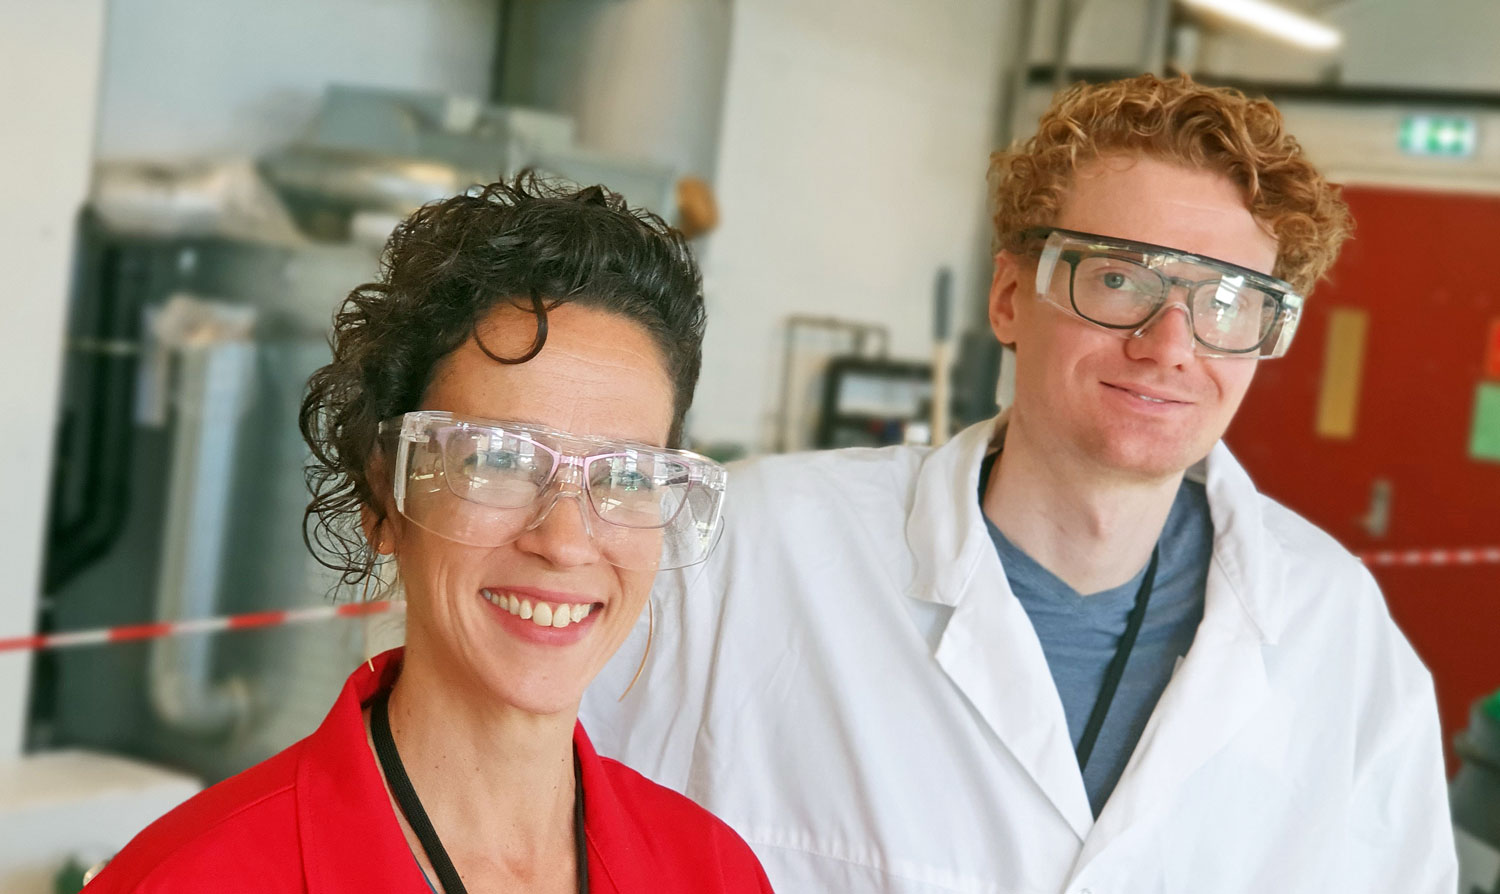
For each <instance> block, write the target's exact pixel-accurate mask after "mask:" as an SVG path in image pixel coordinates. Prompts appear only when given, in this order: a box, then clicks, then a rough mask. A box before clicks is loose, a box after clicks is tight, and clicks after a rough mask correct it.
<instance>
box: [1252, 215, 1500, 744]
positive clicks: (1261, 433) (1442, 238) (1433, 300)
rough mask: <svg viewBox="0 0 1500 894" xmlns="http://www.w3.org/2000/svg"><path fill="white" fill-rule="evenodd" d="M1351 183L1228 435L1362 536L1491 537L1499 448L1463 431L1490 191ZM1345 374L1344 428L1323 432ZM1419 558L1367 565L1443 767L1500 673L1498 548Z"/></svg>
mask: <svg viewBox="0 0 1500 894" xmlns="http://www.w3.org/2000/svg"><path fill="white" fill-rule="evenodd" d="M1345 198H1346V199H1347V200H1348V202H1349V205H1350V207H1351V208H1352V209H1353V211H1354V218H1355V222H1356V230H1355V235H1354V238H1353V239H1352V240H1351V241H1350V242H1348V243H1347V244H1346V247H1345V249H1344V252H1343V256H1342V257H1341V258H1340V260H1339V262H1338V265H1337V266H1336V267H1335V268H1334V271H1333V275H1332V278H1331V280H1330V281H1327V282H1324V283H1323V284H1322V285H1320V286H1319V287H1318V288H1317V289H1316V290H1315V292H1314V294H1313V296H1312V298H1311V299H1310V300H1309V302H1308V307H1307V310H1306V313H1305V314H1304V316H1303V320H1302V325H1301V328H1300V329H1299V330H1298V333H1297V337H1296V343H1295V344H1294V346H1293V347H1292V350H1291V352H1290V353H1289V354H1288V355H1287V356H1286V357H1284V358H1282V359H1280V360H1272V361H1267V362H1261V365H1260V368H1259V370H1258V371H1257V372H1256V380H1255V383H1254V384H1253V385H1252V386H1251V389H1250V393H1249V395H1248V396H1247V397H1246V399H1245V403H1244V406H1243V408H1242V409H1241V410H1240V413H1239V415H1238V417H1237V418H1236V419H1235V422H1234V425H1233V426H1232V427H1231V428H1230V430H1229V434H1228V435H1227V441H1228V443H1229V445H1230V447H1231V449H1232V450H1233V451H1234V452H1235V454H1236V455H1237V456H1238V457H1239V458H1240V460H1241V461H1243V462H1244V464H1245V466H1246V467H1247V468H1248V469H1249V471H1250V475H1251V477H1252V478H1253V479H1254V480H1255V482H1256V483H1257V484H1258V485H1259V487H1260V488H1261V490H1263V491H1264V492H1266V493H1267V494H1269V495H1270V496H1272V497H1274V498H1275V499H1277V500H1278V501H1280V502H1282V503H1284V504H1286V505H1287V506H1289V507H1291V508H1292V509H1294V510H1295V511H1297V512H1299V513H1301V514H1302V515H1304V516H1306V517H1307V518H1309V519H1311V520H1312V521H1313V522H1314V523H1315V524H1317V525H1319V526H1320V527H1322V528H1323V529H1324V530H1326V531H1328V532H1329V533H1330V534H1332V535H1333V536H1334V537H1336V538H1337V539H1338V540H1339V541H1340V542H1341V543H1343V544H1344V545H1345V546H1346V547H1348V548H1349V549H1350V550H1352V551H1354V552H1356V553H1360V554H1365V553H1370V552H1374V551H1383V550H1412V549H1418V550H1450V549H1455V548H1466V547H1500V459H1497V458H1487V456H1488V454H1491V453H1492V452H1493V451H1492V449H1491V448H1490V447H1487V446H1484V444H1488V443H1491V442H1489V441H1483V442H1482V443H1481V445H1480V446H1479V447H1478V449H1477V450H1475V449H1473V448H1474V447H1475V445H1474V426H1475V421H1476V420H1475V416H1476V409H1477V406H1478V403H1479V401H1480V397H1479V392H1480V389H1481V386H1483V385H1486V384H1493V385H1494V386H1495V387H1497V388H1500V371H1497V369H1496V367H1495V365H1494V364H1496V363H1500V358H1497V357H1496V356H1495V355H1496V354H1500V346H1497V345H1496V344H1495V342H1496V341H1497V340H1500V335H1497V334H1496V327H1497V326H1500V197H1489V196H1474V195H1460V194H1442V193H1432V192H1419V191H1412V190H1397V189H1388V188H1373V187H1358V188H1349V189H1348V190H1346V192H1345ZM1351 311H1352V312H1354V313H1350V312H1351ZM1359 312H1363V315H1364V321H1363V323H1362V324H1358V325H1354V326H1348V325H1343V324H1347V323H1349V322H1350V319H1349V318H1351V317H1358V316H1359V315H1360V313H1359ZM1335 315H1337V316H1338V317H1339V318H1341V319H1339V322H1338V323H1335V322H1334V320H1335ZM1356 322H1358V321H1356ZM1361 328H1363V337H1362V338H1361V337H1359V333H1358V332H1354V333H1352V335H1351V332H1350V330H1351V329H1352V330H1358V329H1361ZM1335 330H1338V333H1339V334H1337V335H1336V334H1335ZM1331 339H1332V341H1331ZM1336 342H1338V343H1341V344H1338V345H1336V344H1335V343H1336ZM1359 342H1363V359H1362V362H1356V363H1352V364H1351V362H1350V360H1351V356H1354V355H1357V354H1358V353H1359V346H1358V343H1359ZM1351 351H1352V352H1353V353H1352V354H1351ZM1351 368H1353V369H1354V370H1356V373H1357V374H1356V375H1354V376H1353V377H1352V379H1351V377H1350V375H1349V372H1350V370H1351ZM1325 377H1326V378H1328V379H1329V381H1328V382H1325ZM1340 382H1342V384H1343V388H1342V393H1343V394H1345V395H1346V396H1348V397H1350V398H1351V399H1350V400H1348V401H1346V402H1345V407H1344V410H1345V412H1344V420H1345V426H1344V430H1343V431H1342V432H1336V433H1335V434H1333V435H1331V436H1330V435H1328V434H1320V433H1319V430H1320V419H1322V420H1324V421H1323V422H1322V428H1323V430H1324V431H1325V432H1326V431H1328V430H1329V424H1330V423H1329V422H1328V420H1329V419H1330V416H1329V415H1327V414H1329V413H1332V414H1333V417H1337V416H1338V407H1337V406H1336V405H1337V404H1339V403H1340V401H1339V399H1338V394H1339V393H1340V391H1341V389H1340V387H1339V385H1340ZM1494 396H1495V393H1493V392H1492V393H1490V394H1489V396H1488V397H1487V398H1485V399H1487V400H1491V401H1492V400H1493V399H1494ZM1330 401H1331V402H1332V403H1330ZM1350 410H1352V414H1353V415H1352V418H1351V417H1350V416H1349V413H1348V411H1350ZM1320 414H1321V415H1320ZM1492 416H1493V413H1491V415H1490V416H1487V417H1486V418H1492ZM1350 422H1352V425H1350V424H1349V423H1350ZM1333 424H1334V425H1335V428H1337V423H1336V422H1335V423H1333ZM1476 453H1477V455H1476ZM1382 516H1383V518H1382ZM1425 558H1426V561H1425V563H1424V564H1420V565H1411V566H1379V565H1373V564H1372V570H1373V572H1374V574H1375V577H1376V579H1378V580H1379V581H1380V585H1381V587H1382V589H1384V591H1385V596H1386V601H1387V602H1388V603H1389V605H1390V609H1391V614H1392V615H1393V616H1394V617H1395V619H1396V622H1397V623H1398V624H1399V625H1400V626H1401V628H1402V630H1404V631H1405V633H1406V635H1407V637H1408V638H1409V639H1410V640H1411V642H1412V645H1413V646H1414V647H1415V648H1416V650H1417V652H1418V654H1420V655H1421V657H1422V659H1423V661H1425V662H1426V663H1427V666H1428V668H1429V669H1431V671H1432V674H1433V677H1434V678H1435V680H1436V683H1437V690H1438V702H1439V709H1440V711H1441V715H1442V721H1443V729H1444V735H1445V738H1446V739H1447V740H1448V744H1449V751H1448V754H1449V770H1450V772H1451V771H1452V770H1453V769H1454V768H1455V767H1456V764H1455V763H1454V758H1453V756H1452V749H1451V740H1452V737H1453V735H1454V734H1455V733H1457V732H1459V731H1460V730H1462V729H1463V728H1464V727H1465V726H1466V725H1467V723H1468V711H1469V706H1470V705H1471V703H1472V702H1473V701H1474V700H1475V699H1477V698H1479V697H1480V696H1482V695H1485V694H1487V693H1489V692H1493V691H1495V690H1496V689H1500V563H1496V562H1494V561H1480V562H1479V563H1477V564H1469V565H1462V564H1456V563H1451V562H1450V563H1449V564H1446V565H1444V564H1434V563H1433V562H1432V561H1431V560H1434V559H1441V558H1442V557H1441V556H1439V555H1432V556H1428V557H1425ZM1450 558H1452V557H1450ZM1470 558H1471V560H1472V557H1470Z"/></svg>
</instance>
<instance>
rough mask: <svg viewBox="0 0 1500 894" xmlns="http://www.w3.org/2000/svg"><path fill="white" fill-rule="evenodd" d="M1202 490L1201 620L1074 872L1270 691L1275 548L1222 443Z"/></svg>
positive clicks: (1169, 795) (1239, 726) (1155, 806)
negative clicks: (1207, 559)
mask: <svg viewBox="0 0 1500 894" xmlns="http://www.w3.org/2000/svg"><path fill="white" fill-rule="evenodd" d="M1205 484H1206V487H1207V489H1208V496H1209V508H1210V512H1211V513H1212V516H1213V521H1214V552H1213V560H1212V563H1211V564H1210V566H1209V574H1208V585H1207V590H1206V593H1205V603H1204V616H1203V621H1202V623H1201V624H1200V625H1199V627H1198V630H1197V633H1196V634H1195V636H1194V639H1193V645H1192V647H1191V648H1190V649H1189V650H1188V654H1187V656H1186V658H1184V659H1183V662H1182V664H1181V666H1180V667H1178V669H1177V672H1176V673H1175V674H1174V675H1173V677H1172V681H1171V682H1170V683H1169V684H1168V686H1167V689H1166V691H1165V692H1163V693H1162V697H1161V699H1160V701H1158V702H1157V705H1156V709H1155V710H1154V711H1153V712H1152V715H1151V719H1150V721H1149V722H1148V723H1147V725H1146V729H1145V731H1144V732H1143V733H1142V734H1141V738H1140V741H1139V742H1138V743H1137V744H1136V748H1135V751H1134V753H1133V754H1132V756H1131V759H1130V762H1129V764H1127V766H1126V768H1125V773H1124V775H1123V776H1121V778H1120V781H1119V783H1118V785H1117V786H1116V787H1115V790H1114V792H1113V793H1112V794H1111V796H1110V799H1109V801H1108V803H1107V804H1106V805H1105V807H1104V811H1103V812H1102V813H1101V814H1100V816H1099V820H1098V822H1097V823H1096V824H1095V825H1094V829H1093V832H1092V833H1091V834H1090V836H1089V838H1088V840H1087V841H1086V842H1085V843H1084V849H1083V852H1082V853H1081V854H1080V855H1079V862H1078V868H1080V869H1081V868H1082V867H1083V866H1084V865H1086V864H1087V863H1088V862H1089V861H1090V860H1092V859H1093V858H1095V857H1096V856H1098V855H1099V854H1100V853H1102V852H1103V851H1104V850H1105V849H1107V848H1108V847H1109V846H1110V844H1111V843H1113V842H1114V841H1116V840H1117V839H1118V838H1120V837H1121V836H1122V835H1123V834H1124V833H1125V832H1126V831H1128V830H1131V829H1138V828H1140V827H1141V826H1143V825H1144V824H1146V823H1148V822H1149V821H1150V819H1151V818H1152V817H1153V816H1154V815H1155V814H1157V813H1158V812H1159V811H1162V810H1165V809H1167V808H1169V807H1170V805H1171V804H1172V802H1173V800H1174V799H1175V798H1176V795H1177V792H1178V790H1179V789H1180V788H1181V786H1182V785H1183V783H1184V782H1185V781H1186V780H1187V779H1188V778H1189V777H1191V776H1192V775H1193V774H1194V773H1195V772H1197V771H1198V770H1199V769H1200V768H1201V767H1203V765H1204V764H1205V763H1207V762H1208V761H1209V760H1210V759H1211V758H1213V756H1214V755H1215V754H1217V753H1218V752H1220V751H1221V750H1223V748H1224V747H1225V746H1226V745H1227V744H1228V743H1229V742H1230V740H1231V739H1233V738H1234V736H1235V735H1236V734H1237V733H1239V732H1241V731H1242V730H1243V729H1244V727H1245V725H1246V724H1247V723H1248V722H1249V721H1250V719H1251V718H1252V717H1253V716H1254V715H1256V714H1257V713H1258V712H1260V711H1261V709H1262V708H1263V706H1264V704H1265V701H1266V699H1267V697H1268V695H1269V692H1270V685H1269V682H1268V680H1267V676H1266V664H1265V658H1264V652H1265V650H1266V649H1267V648H1269V647H1271V646H1272V636H1271V635H1270V634H1268V631H1273V630H1274V629H1275V625H1274V624H1272V623H1271V622H1270V619H1269V616H1268V610H1269V608H1270V607H1271V606H1272V605H1273V604H1274V591H1275V590H1276V589H1277V588H1278V587H1279V581H1280V579H1281V573H1282V572H1281V569H1282V562H1281V559H1280V550H1279V547H1278V546H1277V545H1275V544H1274V543H1270V542H1268V541H1266V540H1265V538H1264V535H1263V531H1264V527H1263V525H1262V524H1261V520H1260V498H1259V495H1258V494H1256V492H1255V490H1254V487H1253V486H1252V485H1251V484H1250V480H1249V478H1248V476H1246V475H1245V474H1244V471H1243V470H1242V469H1241V468H1240V467H1239V465H1238V464H1237V463H1235V461H1234V460H1233V458H1232V457H1230V456H1229V453H1228V450H1227V449H1225V448H1224V447H1223V445H1222V444H1221V445H1219V446H1218V447H1217V448H1216V449H1215V451H1214V453H1213V454H1212V455H1211V456H1210V459H1209V461H1208V463H1207V480H1206V481H1205ZM1283 732H1284V731H1283ZM1266 757H1267V758H1268V759H1271V760H1274V755H1266Z"/></svg>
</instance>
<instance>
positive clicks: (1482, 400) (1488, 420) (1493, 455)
mask: <svg viewBox="0 0 1500 894" xmlns="http://www.w3.org/2000/svg"><path fill="white" fill-rule="evenodd" d="M1469 455H1470V456H1472V457H1474V458H1475V459H1487V460H1490V461H1492V462H1500V384H1495V383H1492V382H1486V383H1484V384H1482V385H1480V386H1479V392H1478V394H1477V395H1476V397H1475V399H1474V434H1473V435H1472V436H1471V437H1470V438H1469Z"/></svg>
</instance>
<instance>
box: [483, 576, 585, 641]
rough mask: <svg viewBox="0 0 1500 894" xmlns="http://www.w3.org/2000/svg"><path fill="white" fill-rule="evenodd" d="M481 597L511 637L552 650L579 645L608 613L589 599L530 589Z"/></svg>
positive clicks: (492, 591) (498, 590) (490, 591)
mask: <svg viewBox="0 0 1500 894" xmlns="http://www.w3.org/2000/svg"><path fill="white" fill-rule="evenodd" d="M479 595H480V596H481V597H482V598H483V599H484V600H485V602H487V603H489V607H490V610H491V611H492V612H493V614H494V616H495V618H496V620H497V621H499V623H500V625H501V627H502V628H503V629H504V630H505V631H506V632H507V633H509V634H511V635H512V636H516V637H519V638H521V639H524V640H526V641H528V642H533V643H540V644H542V645H549V646H567V645H572V644H573V643H576V642H578V641H579V640H580V639H582V638H583V637H584V636H586V635H587V634H588V633H589V631H591V630H592V629H593V627H594V623H595V621H596V619H597V618H598V617H599V615H600V614H602V613H603V612H604V611H605V606H604V603H602V602H590V601H587V598H586V597H582V596H575V595H572V594H568V593H556V592H550V591H539V590H534V589H530V588H526V587H516V588H511V587H486V588H484V589H482V590H480V591H479Z"/></svg>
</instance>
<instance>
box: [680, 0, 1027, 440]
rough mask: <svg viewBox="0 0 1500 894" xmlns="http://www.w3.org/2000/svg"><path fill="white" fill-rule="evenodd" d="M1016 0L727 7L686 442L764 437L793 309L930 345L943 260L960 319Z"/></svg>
mask: <svg viewBox="0 0 1500 894" xmlns="http://www.w3.org/2000/svg"><path fill="white" fill-rule="evenodd" d="M1010 6H1011V4H1010V3H1009V2H1008V0H932V2H924V3H906V2H902V0H820V2H817V3H807V2H803V0H742V2H739V3H736V4H735V8H734V24H733V30H732V31H731V36H730V51H729V52H730V56H729V74H728V78H727V86H726V92H725V97H724V119H723V123H722V128H721V131H720V153H719V170H718V177H717V185H718V193H719V202H720V209H721V212H722V216H723V223H722V224H721V226H720V229H719V230H718V232H717V233H715V234H714V236H713V237H712V245H711V251H710V252H709V254H708V263H707V266H706V270H705V276H706V294H707V298H708V314H709V324H708V338H707V341H706V343H705V346H704V356H705V360H704V370H703V378H702V380H701V384H700V386H699V390H698V395H697V399H696V400H695V402H694V409H693V414H692V417H691V419H690V425H691V431H692V434H693V436H694V437H695V438H696V439H699V440H700V441H721V440H728V441H737V442H741V443H745V444H747V445H749V446H750V447H752V448H763V447H765V446H767V445H768V443H769V441H770V439H771V437H772V436H773V435H774V426H773V425H772V422H771V420H772V418H773V415H774V412H775V407H776V403H777V400H778V397H779V393H780V392H779V389H780V348H781V341H780V333H781V331H782V330H781V324H782V322H783V321H784V320H785V318H786V317H787V316H788V315H790V314H794V313H816V314H820V315H837V316H841V317H848V318H851V319H857V320H869V321H875V322H879V323H883V324H886V325H888V326H890V327H891V330H892V333H893V348H894V353H896V354H897V355H903V356H911V357H925V356H927V353H928V351H929V344H930V338H931V326H932V323H931V320H932V310H931V305H930V299H931V294H932V285H933V279H934V276H935V274H936V270H937V268H938V267H940V266H943V265H948V266H951V267H952V268H953V269H954V271H955V274H956V276H957V281H956V283H955V291H954V295H955V297H956V299H957V300H958V301H959V302H960V304H959V307H958V309H957V311H956V313H955V317H954V319H956V320H965V319H968V318H969V316H970V314H969V313H967V304H968V303H969V302H972V301H973V300H976V298H975V295H976V293H977V292H980V291H982V290H984V289H986V288H987V287H988V279H987V274H986V275H985V277H986V278H985V279H984V281H983V282H979V281H977V280H978V277H976V276H975V271H974V270H973V265H972V263H971V262H972V258H973V254H974V246H975V245H977V244H979V240H980V239H981V238H982V233H983V227H984V225H985V223H984V222H985V215H984V201H985V169H986V166H987V163H988V156H989V152H990V150H991V149H992V148H993V147H992V146H990V138H991V133H992V132H993V129H994V124H993V117H994V112H995V109H996V105H997V102H998V89H999V84H1000V69H1001V64H1002V62H1003V60H1002V58H1001V55H1002V53H1003V52H1004V48H1005V47H1006V46H1008V44H1009V39H1008V37H1007V36H1006V33H1005V28H1006V26H1007V25H1008V24H1009V21H1010V16H1011V11H1010Z"/></svg>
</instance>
